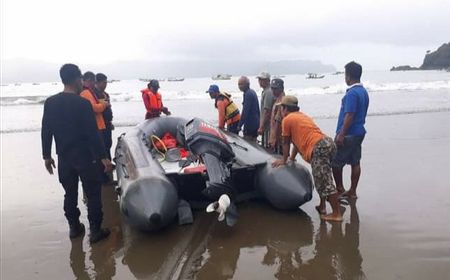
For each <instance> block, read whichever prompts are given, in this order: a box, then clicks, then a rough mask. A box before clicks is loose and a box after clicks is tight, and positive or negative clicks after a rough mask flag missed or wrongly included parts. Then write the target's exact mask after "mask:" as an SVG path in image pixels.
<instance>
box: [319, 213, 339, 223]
mask: <svg viewBox="0 0 450 280" xmlns="http://www.w3.org/2000/svg"><path fill="white" fill-rule="evenodd" d="M329 215H331V214H329ZM329 215H320V219H322V220H324V221H328V222H342V221H343V220H344V218H343V217H342V216H341V217H340V218H327V216H329Z"/></svg>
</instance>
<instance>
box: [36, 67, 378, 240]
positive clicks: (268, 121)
mask: <svg viewBox="0 0 450 280" xmlns="http://www.w3.org/2000/svg"><path fill="white" fill-rule="evenodd" d="M59 74H60V77H61V80H62V83H63V85H64V90H63V91H62V92H60V93H58V94H56V95H53V96H51V97H49V98H47V100H46V101H45V104H44V113H43V118H42V131H41V140H42V155H43V159H44V164H45V167H46V169H47V171H48V172H49V173H50V174H53V168H56V167H55V161H54V159H53V158H52V155H51V149H52V141H53V138H54V139H55V143H56V153H57V155H58V177H59V182H60V183H61V184H62V186H63V188H64V191H65V195H64V213H65V216H66V219H67V221H68V223H69V228H70V231H69V236H70V238H76V237H78V236H80V235H82V234H83V233H84V231H85V228H84V225H83V224H82V223H81V222H80V220H79V217H80V210H79V209H78V206H77V205H78V181H79V180H81V182H82V187H83V191H84V193H85V196H86V198H87V208H88V220H89V224H90V238H89V240H90V242H91V243H96V242H98V241H100V240H102V239H105V238H107V237H108V236H109V234H110V231H109V230H108V229H106V228H102V227H101V225H102V220H103V212H102V201H101V185H102V184H104V183H111V181H112V173H111V172H112V170H113V168H114V166H113V164H112V163H111V153H110V149H111V146H112V137H111V133H112V130H113V129H114V126H113V124H112V118H113V115H112V110H111V104H110V101H109V95H108V94H107V93H106V92H105V89H106V85H107V77H106V75H104V74H102V73H98V74H96V75H95V74H94V73H92V72H90V71H88V72H86V73H84V74H83V75H82V74H81V70H80V69H79V68H78V66H77V65H74V64H64V65H63V66H62V67H61V69H60V71H59ZM361 74H362V67H361V65H359V64H358V63H356V62H350V63H348V64H347V65H345V81H346V83H347V85H348V86H349V87H348V89H347V91H346V93H345V95H344V97H343V98H342V104H341V109H340V113H339V118H338V123H337V129H336V136H335V138H334V140H333V139H332V138H330V137H329V136H327V135H325V134H324V133H323V132H322V131H321V130H320V128H319V127H318V126H317V125H316V124H315V123H314V121H313V119H312V118H310V117H309V116H307V115H306V114H304V113H302V112H300V107H299V104H298V99H297V98H296V97H295V96H290V95H285V93H284V81H283V80H282V79H279V78H275V79H272V80H271V77H270V74H269V73H267V72H262V73H261V74H260V75H258V76H257V78H258V81H259V85H260V86H261V88H262V89H263V91H262V94H261V102H260V103H259V102H258V97H257V95H256V92H255V91H254V90H253V89H251V88H250V80H249V79H248V77H245V76H242V77H240V78H239V80H238V87H239V89H240V91H242V92H243V103H242V110H239V108H238V106H237V105H236V104H235V103H234V102H233V100H232V98H231V95H230V94H228V93H226V92H222V91H220V89H219V87H218V86H217V85H211V86H210V87H209V89H208V90H207V93H209V95H210V97H211V98H212V99H214V100H215V103H214V106H215V108H216V109H217V110H218V119H219V128H221V129H226V130H228V131H229V132H232V133H235V134H239V133H240V131H242V132H243V137H244V138H245V139H247V140H248V141H257V138H258V136H259V135H260V136H261V140H262V141H261V145H262V146H263V147H264V148H266V149H269V150H271V151H272V152H274V153H278V154H281V155H282V158H281V159H278V160H276V161H274V162H273V163H272V166H273V167H278V166H281V165H284V164H286V163H287V162H288V161H295V160H296V155H297V154H298V153H300V155H301V156H302V158H303V159H304V160H305V161H306V162H308V163H310V164H311V168H312V174H313V178H314V183H315V187H316V190H317V191H318V193H319V195H320V204H319V205H318V206H316V209H317V211H318V212H319V214H320V215H321V218H322V219H324V220H331V221H342V214H341V213H340V210H339V198H340V197H348V198H356V188H357V185H358V180H359V176H360V173H361V167H360V159H361V144H362V142H363V140H364V136H365V134H366V130H365V128H364V124H365V118H366V115H367V109H368V106H369V96H368V94H367V91H366V90H365V88H364V87H363V85H362V84H361V83H360V78H361ZM158 89H159V82H158V81H157V80H151V81H150V82H149V84H148V86H147V88H146V89H144V90H142V91H141V92H142V98H143V101H144V104H145V107H146V115H145V118H146V119H150V118H155V117H159V116H160V115H161V113H164V114H166V115H170V114H171V113H170V111H169V110H168V108H167V107H164V105H163V102H162V98H161V94H160V93H159V92H158ZM291 143H292V144H293V145H292V150H290V148H291ZM346 164H349V165H351V167H352V172H351V187H350V189H349V190H347V191H346V190H345V189H344V186H343V180H342V169H343V167H344V166H345V165H346ZM333 177H334V180H333ZM326 201H328V202H329V203H330V205H331V208H332V213H330V214H327V211H326Z"/></svg>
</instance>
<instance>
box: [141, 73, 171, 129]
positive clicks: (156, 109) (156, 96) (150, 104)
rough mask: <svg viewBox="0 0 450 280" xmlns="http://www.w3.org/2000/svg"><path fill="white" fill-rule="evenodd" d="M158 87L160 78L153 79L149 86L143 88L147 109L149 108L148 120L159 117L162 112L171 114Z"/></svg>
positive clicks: (143, 97) (146, 115)
mask: <svg viewBox="0 0 450 280" xmlns="http://www.w3.org/2000/svg"><path fill="white" fill-rule="evenodd" d="M158 89H159V82H158V80H151V81H150V83H148V85H147V88H146V89H143V90H141V92H142V99H143V100H144V105H145V109H147V112H146V113H145V119H146V120H147V119H151V118H157V117H159V116H160V115H161V113H164V114H166V115H167V116H169V115H170V114H171V113H170V112H169V110H168V109H167V107H164V105H163V103H162V98H161V94H160V93H159V92H158Z"/></svg>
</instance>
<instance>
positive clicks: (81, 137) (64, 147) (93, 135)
mask: <svg viewBox="0 0 450 280" xmlns="http://www.w3.org/2000/svg"><path fill="white" fill-rule="evenodd" d="M59 74H60V76H61V80H62V83H63V84H64V91H63V92H60V93H58V94H56V95H53V96H51V97H49V98H47V100H46V101H45V104H44V115H43V117H42V131H41V140H42V154H43V158H44V161H45V167H46V169H47V171H48V172H49V173H50V174H53V168H54V167H55V161H54V160H53V158H52V157H51V149H52V139H53V138H55V143H56V153H57V155H58V177H59V182H60V183H61V184H62V186H63V188H64V190H65V195H64V213H65V216H66V218H67V221H68V222H69V226H70V234H69V236H70V238H76V237H78V236H80V235H82V234H83V233H84V225H83V224H82V223H80V220H79V217H80V210H79V209H78V206H77V204H78V178H80V179H81V182H82V186H83V190H84V193H85V194H86V197H87V200H88V203H87V208H88V219H89V224H90V232H91V234H90V238H89V241H90V242H91V243H95V242H98V241H100V240H102V239H104V238H106V237H108V235H109V233H110V231H109V230H108V229H103V228H101V224H102V220H103V212H102V200H101V182H102V177H101V176H102V171H103V170H104V171H110V170H112V168H113V166H112V164H111V161H110V160H109V159H108V158H107V155H106V151H105V147H104V145H103V141H102V140H101V138H100V135H99V132H98V130H97V124H96V121H95V116H94V112H93V110H92V106H91V104H90V103H89V101H87V100H86V99H84V98H82V97H80V96H79V95H78V94H79V93H80V92H81V90H82V84H81V71H80V69H79V68H78V66H76V65H74V64H65V65H63V66H62V67H61V69H60V71H59Z"/></svg>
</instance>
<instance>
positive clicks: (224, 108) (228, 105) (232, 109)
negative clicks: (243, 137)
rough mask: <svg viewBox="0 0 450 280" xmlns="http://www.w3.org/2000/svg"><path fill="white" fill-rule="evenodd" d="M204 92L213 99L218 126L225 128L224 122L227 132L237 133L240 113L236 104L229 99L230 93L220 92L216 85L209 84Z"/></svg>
mask: <svg viewBox="0 0 450 280" xmlns="http://www.w3.org/2000/svg"><path fill="white" fill-rule="evenodd" d="M206 92H207V93H209V96H210V97H211V99H214V100H215V102H214V106H215V107H216V109H217V111H218V112H219V128H220V129H225V123H226V124H227V130H228V131H229V132H232V133H235V134H238V133H239V120H240V119H241V114H240V113H239V109H238V107H237V106H236V104H235V103H234V102H233V100H231V95H230V94H228V93H226V92H220V90H219V87H218V86H217V85H210V86H209V89H208V90H207V91H206Z"/></svg>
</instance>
